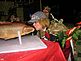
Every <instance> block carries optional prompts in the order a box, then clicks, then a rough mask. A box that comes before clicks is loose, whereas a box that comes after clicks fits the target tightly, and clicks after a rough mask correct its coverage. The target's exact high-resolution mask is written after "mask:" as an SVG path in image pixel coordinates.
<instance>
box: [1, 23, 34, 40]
mask: <svg viewBox="0 0 81 61" xmlns="http://www.w3.org/2000/svg"><path fill="white" fill-rule="evenodd" d="M18 31H20V35H21V36H23V35H26V34H29V33H31V32H33V31H34V28H33V27H32V26H29V25H27V24H25V23H19V22H5V23H2V22H1V23H0V38H1V39H5V40H7V39H12V38H16V37H18Z"/></svg>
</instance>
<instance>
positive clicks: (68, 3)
mask: <svg viewBox="0 0 81 61" xmlns="http://www.w3.org/2000/svg"><path fill="white" fill-rule="evenodd" d="M0 1H4V2H5V1H11V2H14V6H15V5H16V4H18V7H23V13H24V14H23V15H24V20H25V21H27V20H30V18H29V15H32V14H33V13H34V12H36V11H39V10H40V0H0ZM29 1H33V2H32V3H30V4H28V2H29ZM41 4H42V7H44V6H49V7H50V8H51V12H52V14H53V15H54V17H55V18H57V19H60V18H62V19H64V22H67V23H74V24H75V23H77V22H79V21H81V18H80V16H81V4H80V1H79V0H41ZM16 8H17V7H16Z"/></svg>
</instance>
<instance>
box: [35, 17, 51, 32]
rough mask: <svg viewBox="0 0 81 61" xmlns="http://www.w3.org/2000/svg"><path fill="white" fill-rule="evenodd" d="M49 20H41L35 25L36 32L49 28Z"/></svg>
mask: <svg viewBox="0 0 81 61" xmlns="http://www.w3.org/2000/svg"><path fill="white" fill-rule="evenodd" d="M49 24H50V23H49V19H47V18H41V19H39V20H37V21H36V22H34V23H33V26H34V27H35V29H36V30H44V29H46V28H48V27H49Z"/></svg>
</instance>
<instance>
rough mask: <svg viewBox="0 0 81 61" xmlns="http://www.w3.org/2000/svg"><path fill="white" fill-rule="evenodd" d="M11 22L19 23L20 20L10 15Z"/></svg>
mask: <svg viewBox="0 0 81 61" xmlns="http://www.w3.org/2000/svg"><path fill="white" fill-rule="evenodd" d="M7 21H9V22H19V21H20V18H19V17H18V16H16V15H14V14H12V15H10V16H9V18H8V19H7Z"/></svg>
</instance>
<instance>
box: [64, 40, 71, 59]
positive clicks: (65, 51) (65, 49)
mask: <svg viewBox="0 0 81 61" xmlns="http://www.w3.org/2000/svg"><path fill="white" fill-rule="evenodd" d="M70 40H71V39H69V40H66V43H65V48H64V49H63V53H64V56H65V58H66V59H67V60H68V57H69V54H70V53H71V46H70Z"/></svg>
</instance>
